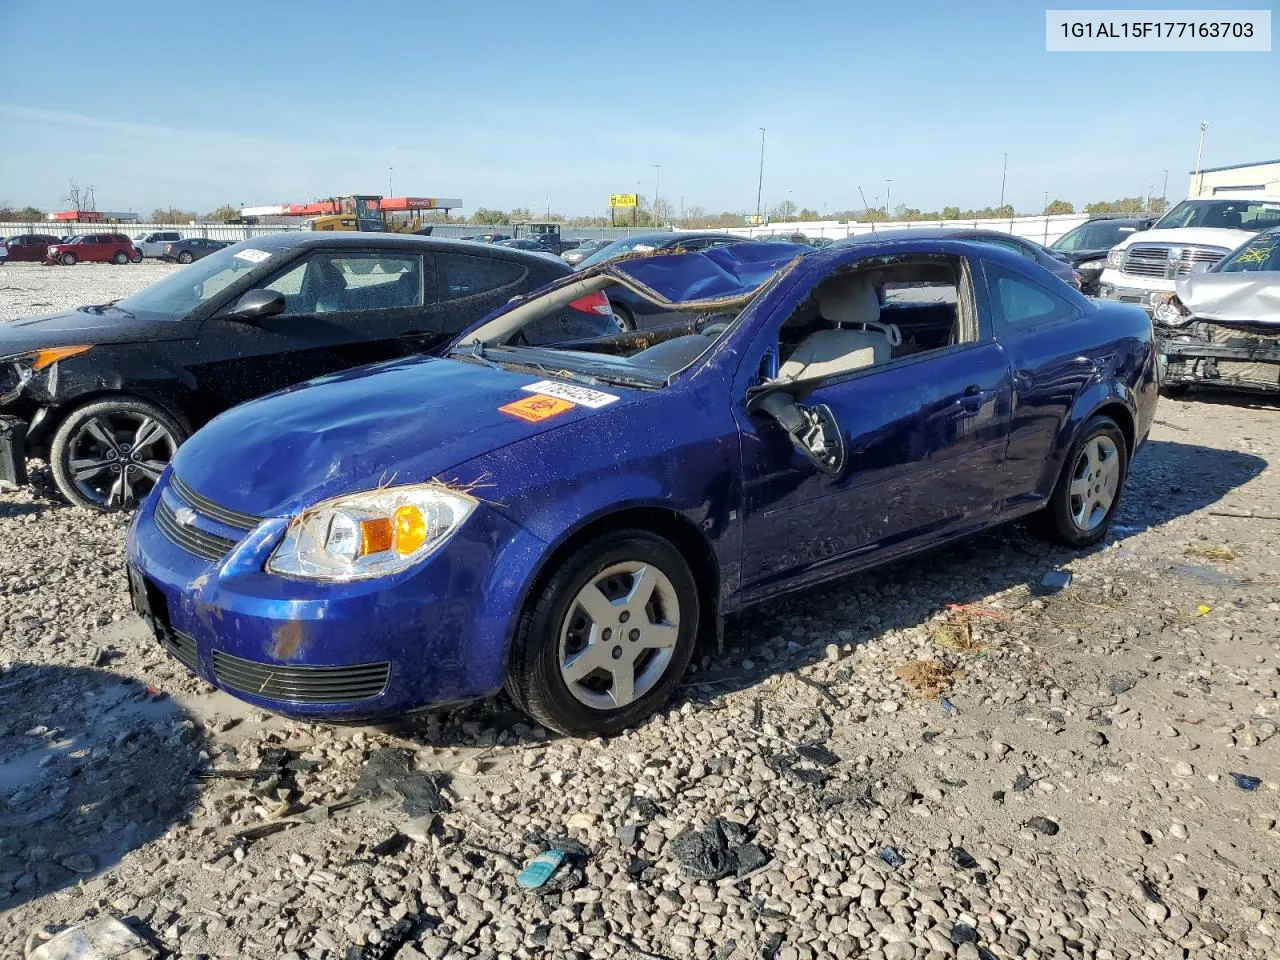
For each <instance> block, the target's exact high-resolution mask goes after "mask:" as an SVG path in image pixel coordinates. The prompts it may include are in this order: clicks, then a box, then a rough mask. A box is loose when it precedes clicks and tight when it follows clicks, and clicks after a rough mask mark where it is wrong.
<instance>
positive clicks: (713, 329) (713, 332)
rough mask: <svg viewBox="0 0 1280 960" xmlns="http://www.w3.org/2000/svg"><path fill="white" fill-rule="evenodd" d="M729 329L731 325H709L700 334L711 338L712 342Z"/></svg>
mask: <svg viewBox="0 0 1280 960" xmlns="http://www.w3.org/2000/svg"><path fill="white" fill-rule="evenodd" d="M728 329H729V325H728V324H727V323H708V324H707V325H706V326H705V327H703V328H702V329H701V330H699V331H698V332H699V333H700V334H702V335H703V336H704V337H710V338H711V339H712V340H714V339H715V338H716V337H718V336H720V334H722V333H724V332H725V331H726V330H728Z"/></svg>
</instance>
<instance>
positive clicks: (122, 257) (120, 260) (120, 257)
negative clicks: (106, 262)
mask: <svg viewBox="0 0 1280 960" xmlns="http://www.w3.org/2000/svg"><path fill="white" fill-rule="evenodd" d="M111 260H112V261H113V262H114V263H116V264H119V265H120V266H122V267H123V266H124V265H125V264H126V263H128V262H129V255H128V254H127V253H125V252H124V251H123V250H118V251H116V255H115V256H114V257H112V258H111Z"/></svg>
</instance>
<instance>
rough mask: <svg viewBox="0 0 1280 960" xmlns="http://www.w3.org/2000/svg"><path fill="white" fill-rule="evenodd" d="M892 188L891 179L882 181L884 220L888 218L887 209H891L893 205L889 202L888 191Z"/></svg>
mask: <svg viewBox="0 0 1280 960" xmlns="http://www.w3.org/2000/svg"><path fill="white" fill-rule="evenodd" d="M892 189H893V180H892V179H888V180H885V182H884V218H885V219H886V220H888V219H889V211H890V210H892V209H893V207H892V206H891V205H890V203H889V193H890V191H891V190H892Z"/></svg>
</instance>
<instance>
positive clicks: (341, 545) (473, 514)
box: [128, 238, 1158, 736]
mask: <svg viewBox="0 0 1280 960" xmlns="http://www.w3.org/2000/svg"><path fill="white" fill-rule="evenodd" d="M615 285H616V286H621V287H625V288H626V289H627V290H628V291H630V292H631V293H633V294H635V295H637V296H641V297H645V298H647V299H649V300H651V301H652V302H653V303H654V304H656V305H658V306H660V307H663V308H664V309H666V310H668V311H669V312H670V313H671V314H673V315H674V317H675V321H674V322H672V323H671V324H670V325H669V326H667V327H664V328H662V329H658V330H645V331H638V332H636V331H633V332H624V333H617V334H613V335H609V336H604V337H599V338H595V339H590V340H575V341H572V342H560V343H556V344H554V345H550V346H548V345H545V344H544V345H539V346H532V345H530V344H529V342H528V340H529V338H527V337H526V336H525V335H524V331H526V330H527V329H529V328H530V326H531V325H533V324H538V323H540V322H541V321H543V320H544V319H545V318H546V317H548V316H551V315H554V314H555V313H556V312H557V311H560V310H563V309H565V308H566V307H567V306H568V305H570V304H574V303H581V302H583V301H584V299H587V300H596V299H600V300H603V298H604V297H607V296H608V291H609V288H610V287H612V286H615ZM1157 391H1158V383H1157V375H1156V357H1155V353H1154V351H1153V346H1152V331H1151V323H1150V321H1149V320H1148V318H1147V316H1146V314H1145V313H1144V312H1143V311H1141V310H1139V309H1137V308H1136V307H1132V306H1125V305H1121V304H1115V303H1108V302H1095V301H1090V300H1087V299H1085V298H1084V297H1082V296H1080V295H1079V294H1078V293H1077V292H1076V291H1074V290H1072V289H1071V288H1070V287H1069V286H1068V285H1067V284H1065V283H1063V282H1062V281H1061V280H1059V279H1057V278H1056V277H1054V276H1053V275H1052V274H1050V273H1049V272H1048V271H1046V270H1045V269H1044V268H1043V267H1041V266H1039V265H1038V264H1036V263H1033V262H1032V261H1030V260H1027V259H1026V258H1024V257H1019V256H1017V255H1016V254H1013V253H1009V252H1007V251H1004V250H1001V249H999V248H996V247H993V246H990V245H988V244H983V243H974V242H967V241H961V240H950V239H942V238H931V239H923V240H921V239H909V238H908V239H893V240H885V241H880V242H865V243H861V244H857V245H854V246H849V247H829V248H826V249H822V250H813V249H808V248H800V247H796V246H792V245H787V244H765V243H744V244H735V245H733V246H729V247H723V248H718V249H712V250H707V251H703V252H696V253H684V254H671V255H648V256H640V257H631V258H624V259H620V260H615V261H611V262H608V263H604V264H600V265H598V266H596V267H591V268H588V269H587V270H585V271H583V272H581V273H578V274H575V275H574V276H572V277H567V278H565V279H563V280H560V281H557V282H555V283H554V284H552V285H550V286H548V287H545V288H543V289H542V290H540V291H537V292H535V293H533V294H530V295H528V296H525V297H523V298H518V299H516V300H513V301H512V302H511V303H509V304H507V305H505V306H504V307H503V308H502V309H500V310H499V311H498V312H496V313H493V314H491V315H490V316H489V317H487V318H486V319H484V320H483V321H481V322H480V323H479V324H477V325H475V326H473V327H471V328H470V329H468V330H467V331H465V332H464V333H462V334H461V335H460V336H458V337H457V338H455V339H454V340H453V341H452V343H451V344H450V345H449V346H448V347H447V348H443V349H442V351H441V355H440V356H437V357H429V356H416V357H410V358H404V359H399V360H393V361H389V362H386V363H382V364H379V365H375V366H369V367H364V368H360V369H357V370H353V371H348V372H345V373H339V374H334V375H331V376H328V377H324V378H321V379H318V380H313V381H311V382H309V383H307V384H304V385H301V386H298V387H293V388H290V389H288V390H285V391H283V392H279V393H275V394H272V395H270V396H267V397H264V398H262V399H259V400H254V401H251V402H249V403H246V404H244V405H242V406H239V407H236V408H234V409H232V410H229V411H227V412H226V413H223V414H221V415H220V416H218V417H216V418H215V419H214V420H212V421H211V422H210V423H209V424H208V425H207V426H205V427H204V428H203V429H201V430H199V431H198V432H197V433H196V434H195V435H194V436H193V437H192V438H191V439H190V440H189V441H188V442H187V443H186V444H185V445H183V446H182V447H181V448H180V449H179V450H178V452H177V455H176V456H175V457H174V460H173V462H172V464H171V465H170V467H169V468H168V469H167V470H166V471H165V472H164V474H163V476H162V478H161V480H160V482H159V483H158V484H157V486H156V488H155V489H154V490H153V491H152V493H151V495H150V496H149V497H148V498H147V500H146V501H145V503H144V504H143V506H142V507H141V509H140V510H139V511H138V513H137V515H136V518H135V520H134V522H133V525H132V527H131V529H130V531H129V542H128V569H129V580H130V585H131V591H132V595H133V602H134V604H135V606H136V608H137V610H138V611H139V612H140V613H141V614H143V616H144V617H145V618H146V619H147V620H148V621H149V622H150V624H151V625H152V627H153V628H154V630H155V632H156V635H157V638H158V642H160V643H162V644H164V645H165V647H166V648H167V649H168V650H169V651H170V652H171V653H172V655H173V656H175V657H177V658H178V659H179V660H181V661H182V662H183V663H184V664H186V666H187V667H189V668H190V669H191V670H193V671H195V672H196V673H198V674H199V675H200V676H201V677H203V678H204V679H206V680H207V681H209V682H210V683H212V684H214V685H216V686H218V687H221V688H222V689H224V690H227V691H230V692H231V693H233V694H235V695H236V696H238V697H241V698H243V699H245V700H247V701H249V702H251V703H254V704H258V705H260V706H262V707H266V708H268V709H271V710H275V711H279V712H281V713H285V714H290V715H293V716H297V717H310V718H317V719H324V720H366V719H385V718H389V717H394V716H396V715H400V714H404V713H407V712H410V711H414V710H419V709H423V708H427V707H433V706H439V705H443V704H452V703H458V702H461V701H466V700H470V699H474V698H478V697H485V696H488V695H490V694H493V693H495V692H496V691H497V690H498V689H499V688H501V687H503V686H504V685H505V686H506V688H507V690H508V691H509V692H510V694H511V696H512V697H513V698H514V699H515V701H516V703H518V704H519V705H520V706H521V707H522V708H523V709H525V710H526V711H527V712H528V713H529V714H530V715H532V716H533V717H534V718H536V719H537V720H538V721H539V722H541V723H543V724H545V725H546V726H548V727H551V728H554V729H556V730H559V731H562V732H564V733H567V734H570V735H583V736H585V735H596V734H604V735H608V734H612V733H615V732H617V731H619V730H622V729H623V728H625V727H627V726H629V725H631V724H635V723H637V722H638V721H640V720H641V719H642V718H644V717H645V716H646V715H648V714H649V713H651V712H652V711H654V710H655V709H656V708H658V707H659V706H660V705H661V704H662V703H663V701H665V700H666V699H667V698H668V697H669V696H670V694H671V692H672V690H673V689H674V688H675V686H676V684H677V683H678V682H679V681H680V678H681V674H682V673H683V672H684V670H685V668H686V666H687V664H688V663H689V659H690V657H691V655H692V654H693V653H694V650H695V648H696V647H697V646H698V645H699V644H700V643H709V644H714V643H715V642H716V638H717V636H718V632H719V629H720V624H721V618H722V617H723V616H724V615H726V614H730V613H734V612H737V611H741V610H743V609H744V608H746V607H748V606H750V605H751V604H754V603H758V602H760V601H762V600H765V599H767V598H770V597H776V596H778V595H780V594H784V593H787V592H790V591H794V590H797V589H800V588H804V587H809V586H812V585H813V584H817V583H822V582H825V581H828V580H831V579H833V578H835V577H840V576H845V575H847V574H850V573H853V572H856V571H859V570H862V569H865V568H867V567H870V566H873V565H876V564H880V563H884V562H885V561H887V560H889V559H892V558H897V557H902V556H903V555H906V554H911V553H914V552H917V551H920V550H923V549H926V548H929V547H935V546H937V545H939V544H942V543H947V542H949V541H952V540H955V539H956V538H959V537H963V536H966V535H968V534H971V533H974V532H975V531H978V530H982V529H984V528H987V527H990V526H992V525H993V524H998V523H1003V522H1005V521H1008V520H1012V519H1015V518H1019V517H1029V518H1031V520H1032V521H1033V523H1034V525H1035V526H1036V527H1037V528H1038V529H1040V530H1042V531H1044V532H1045V533H1046V534H1047V535H1049V536H1052V537H1054V538H1056V539H1058V540H1059V541H1062V542H1065V543H1067V544H1071V545H1075V546H1086V545H1089V544H1092V543H1094V542H1096V541H1098V540H1099V539H1101V538H1102V537H1103V536H1104V535H1105V533H1106V531H1107V527H1108V524H1109V523H1110V521H1111V519H1112V517H1113V516H1114V514H1115V511H1116V507H1117V504H1118V503H1119V501H1120V496H1121V493H1122V491H1123V488H1124V483H1125V476H1126V473H1127V471H1128V468H1129V463H1130V460H1131V458H1132V457H1133V455H1134V453H1135V451H1137V450H1138V448H1139V447H1140V446H1141V445H1142V443H1143V441H1144V440H1145V439H1146V436H1147V433H1148V430H1149V428H1150V426H1151V422H1152V417H1153V415H1154V411H1155V405H1156V398H1157Z"/></svg>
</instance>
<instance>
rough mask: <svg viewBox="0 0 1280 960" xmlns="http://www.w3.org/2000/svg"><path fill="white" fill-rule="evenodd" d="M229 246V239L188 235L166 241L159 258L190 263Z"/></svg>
mask: <svg viewBox="0 0 1280 960" xmlns="http://www.w3.org/2000/svg"><path fill="white" fill-rule="evenodd" d="M229 246H231V241H230V240H210V239H208V238H207V237H188V238H187V239H185V240H175V241H174V242H173V243H166V244H165V245H164V248H163V249H162V250H161V252H160V259H161V260H168V261H169V262H171V263H172V262H174V261H177V262H178V263H191V262H192V261H194V260H200V259H202V258H203V257H207V256H208V255H209V254H211V253H216V252H217V251H219V250H221V249H222V248H223V247H229Z"/></svg>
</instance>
